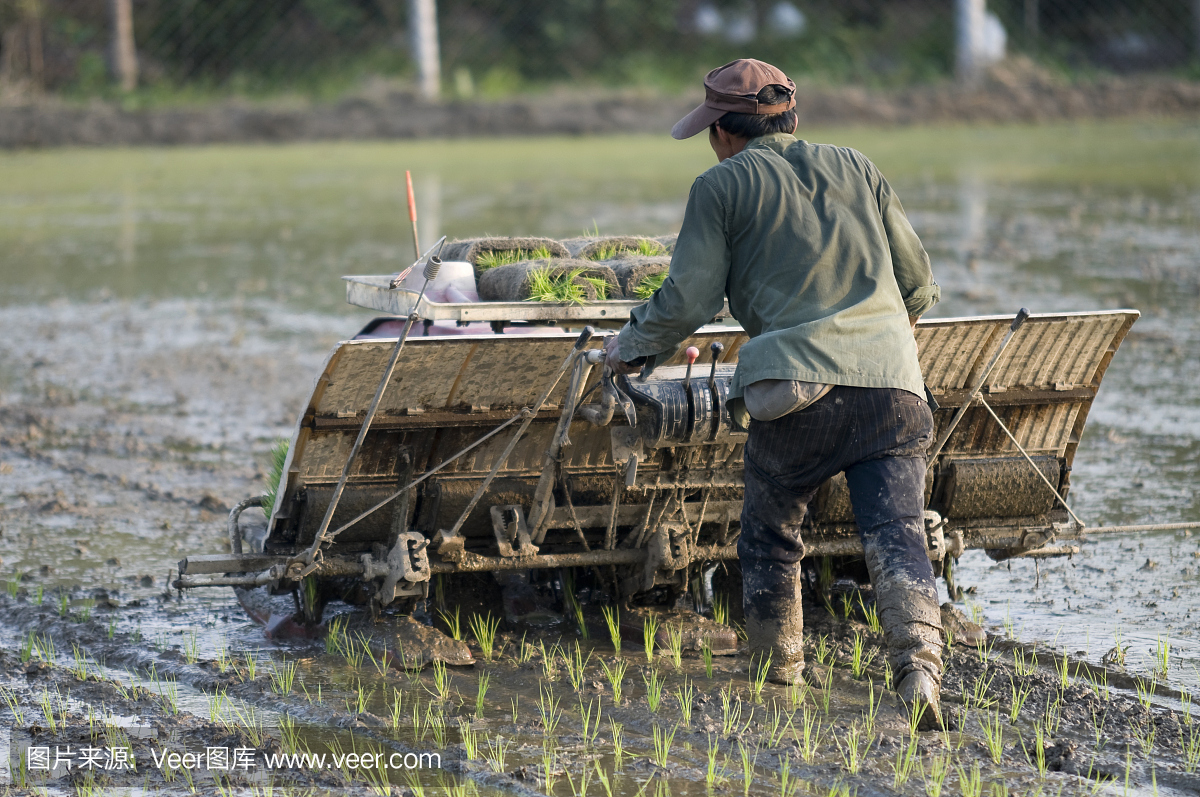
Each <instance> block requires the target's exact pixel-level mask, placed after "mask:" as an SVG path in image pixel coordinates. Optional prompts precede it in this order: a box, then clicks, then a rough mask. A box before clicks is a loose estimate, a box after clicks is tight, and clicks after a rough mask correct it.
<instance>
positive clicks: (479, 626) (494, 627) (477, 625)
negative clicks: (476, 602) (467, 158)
mask: <svg viewBox="0 0 1200 797" xmlns="http://www.w3.org/2000/svg"><path fill="white" fill-rule="evenodd" d="M470 625H471V633H472V634H474V635H475V641H476V642H478V643H479V650H480V652H481V653H483V658H484V659H485V660H486V661H491V660H492V656H493V654H494V652H495V648H496V632H497V631H498V630H499V629H500V618H499V617H497V618H495V619H493V618H492V614H491V612H488V613H487V615H486V616H480V615H478V614H476V615H473V616H472V617H471V623H470Z"/></svg>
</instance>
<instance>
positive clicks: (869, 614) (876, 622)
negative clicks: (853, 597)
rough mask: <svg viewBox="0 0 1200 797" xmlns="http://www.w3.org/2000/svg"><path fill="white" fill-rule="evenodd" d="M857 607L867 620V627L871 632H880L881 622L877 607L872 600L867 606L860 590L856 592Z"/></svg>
mask: <svg viewBox="0 0 1200 797" xmlns="http://www.w3.org/2000/svg"><path fill="white" fill-rule="evenodd" d="M858 607H859V608H860V609H862V613H863V617H865V618H866V620H867V628H869V629H871V633H872V634H882V633H883V622H882V621H880V619H879V607H878V606H876V605H875V603H874V602H872V603H871V605H870V606H867V605H866V603H865V602H864V601H863V596H862V593H861V592H860V593H858Z"/></svg>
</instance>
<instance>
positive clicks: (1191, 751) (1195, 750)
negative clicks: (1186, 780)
mask: <svg viewBox="0 0 1200 797" xmlns="http://www.w3.org/2000/svg"><path fill="white" fill-rule="evenodd" d="M1179 746H1180V747H1181V748H1183V762H1184V769H1185V770H1187V773H1188V774H1189V775H1194V774H1196V769H1197V767H1200V725H1197V724H1196V723H1189V724H1188V726H1187V741H1184V739H1183V729H1182V728H1180V729H1179Z"/></svg>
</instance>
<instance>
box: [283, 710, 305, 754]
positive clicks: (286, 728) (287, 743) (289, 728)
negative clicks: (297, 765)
mask: <svg viewBox="0 0 1200 797" xmlns="http://www.w3.org/2000/svg"><path fill="white" fill-rule="evenodd" d="M279 746H280V747H282V748H283V752H285V753H287V754H289V755H292V754H294V753H295V752H296V751H297V750H299V749H300V731H299V729H298V728H297V727H296V720H294V719H293V718H292V717H290V716H288V715H287V714H280V715H279Z"/></svg>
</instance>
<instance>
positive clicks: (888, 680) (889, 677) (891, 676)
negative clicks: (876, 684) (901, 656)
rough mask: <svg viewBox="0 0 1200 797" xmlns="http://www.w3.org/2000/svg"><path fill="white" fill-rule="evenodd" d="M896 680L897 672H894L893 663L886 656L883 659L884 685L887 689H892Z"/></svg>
mask: <svg viewBox="0 0 1200 797" xmlns="http://www.w3.org/2000/svg"><path fill="white" fill-rule="evenodd" d="M895 680H896V676H895V673H893V672H892V663H891V662H890V661H888V660H887V657H886V656H885V657H884V659H883V686H884V688H885V689H891V688H892V687H893V682H894V681H895Z"/></svg>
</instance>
